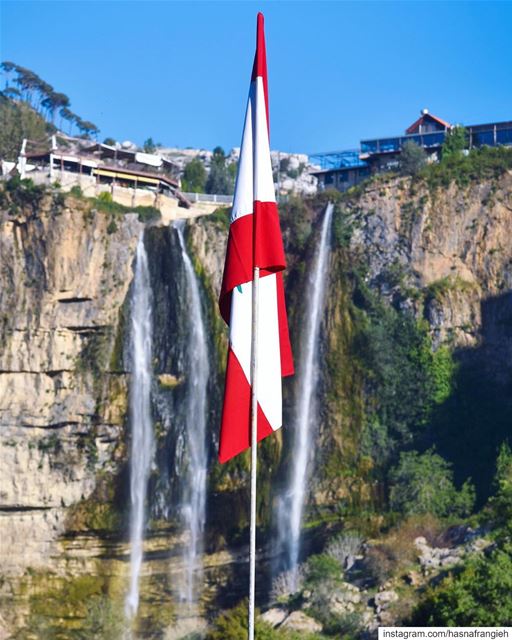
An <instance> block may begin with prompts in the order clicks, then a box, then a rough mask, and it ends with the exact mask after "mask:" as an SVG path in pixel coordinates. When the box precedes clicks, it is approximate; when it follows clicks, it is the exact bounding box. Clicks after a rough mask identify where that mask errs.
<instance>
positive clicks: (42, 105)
mask: <svg viewBox="0 0 512 640" xmlns="http://www.w3.org/2000/svg"><path fill="white" fill-rule="evenodd" d="M0 68H1V69H2V71H3V72H4V74H5V77H6V86H5V89H4V90H3V91H2V92H1V96H0V98H1V100H2V101H3V100H7V101H8V103H10V105H11V106H12V107H14V108H19V109H22V110H23V109H25V110H26V109H28V110H29V111H31V112H32V113H33V116H31V120H32V126H34V123H35V122H36V119H37V118H39V121H41V120H42V121H43V123H44V121H45V120H46V121H47V123H48V125H49V127H50V128H49V129H46V131H43V132H41V131H39V132H38V133H39V134H40V135H37V136H33V135H28V131H29V130H30V126H28V123H27V122H25V125H26V126H25V127H24V126H21V128H20V127H16V128H15V130H14V131H11V132H6V133H5V134H2V136H0V146H1V145H2V137H3V135H9V136H10V138H11V141H12V142H14V140H15V139H17V140H18V142H19V144H18V146H17V149H16V155H17V154H18V153H19V149H20V147H21V141H22V139H23V138H24V137H26V138H28V137H29V138H31V139H32V140H38V139H41V137H44V135H43V134H45V133H47V132H48V131H55V116H56V115H57V113H58V115H59V116H60V122H59V128H60V129H62V124H63V120H66V121H67V122H68V125H69V133H71V131H72V129H73V127H74V128H76V129H77V130H78V131H79V132H80V133H81V134H82V135H83V136H84V137H85V138H89V137H90V136H93V135H97V134H98V133H99V129H98V127H96V125H95V124H93V123H92V122H89V121H88V120H82V118H80V117H79V116H78V115H77V114H76V113H73V112H72V111H71V109H70V108H69V107H70V99H69V98H68V96H67V95H66V94H64V93H60V92H58V91H55V89H54V88H53V87H52V86H51V85H50V84H48V83H47V82H45V81H44V80H42V79H41V78H40V77H39V76H38V75H37V73H35V72H34V71H31V70H30V69H27V68H25V67H22V66H20V65H18V64H16V63H14V62H10V61H5V62H2V63H1V64H0ZM10 83H14V85H16V86H14V87H13V86H11V84H10ZM25 115H26V114H25ZM36 117H37V118H36ZM2 124H3V111H2ZM27 127H28V128H27ZM1 130H2V131H4V132H5V127H2V128H1ZM7 157H9V156H7ZM11 159H13V157H12V158H11Z"/></svg>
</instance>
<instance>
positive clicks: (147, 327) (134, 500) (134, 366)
mask: <svg viewBox="0 0 512 640" xmlns="http://www.w3.org/2000/svg"><path fill="white" fill-rule="evenodd" d="M151 298H152V296H151V285H150V281H149V268H148V256H147V253H146V249H145V247H144V236H143V235H141V236H140V238H139V242H138V244H137V256H136V260H135V278H134V282H133V291H132V299H131V311H130V316H131V327H130V328H131V331H130V360H131V371H132V375H131V384H130V424H131V434H132V440H131V452H130V499H131V509H130V589H129V592H128V594H127V596H126V603H125V608H126V614H127V615H128V617H130V618H132V617H134V616H135V614H136V613H137V609H138V606H139V578H140V570H141V566H142V556H143V542H144V529H145V519H146V518H145V516H146V508H145V501H146V493H147V489H148V480H149V474H150V471H151V462H152V459H153V454H154V447H155V445H154V437H153V423H152V419H151V376H152V370H151V354H152V337H153V326H152V325H153V321H152V316H151V306H152V299H151Z"/></svg>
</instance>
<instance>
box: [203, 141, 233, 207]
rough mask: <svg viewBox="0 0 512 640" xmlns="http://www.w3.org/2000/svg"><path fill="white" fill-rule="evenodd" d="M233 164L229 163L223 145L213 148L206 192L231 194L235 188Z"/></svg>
mask: <svg viewBox="0 0 512 640" xmlns="http://www.w3.org/2000/svg"><path fill="white" fill-rule="evenodd" d="M230 167H232V165H228V164H227V160H226V154H225V152H224V149H222V147H215V149H214V150H213V156H212V161H211V165H210V173H209V175H208V179H207V180H206V185H205V190H206V193H218V194H227V195H229V194H231V193H233V191H234V188H235V181H234V173H235V172H236V165H235V170H234V171H233V169H232V168H230Z"/></svg>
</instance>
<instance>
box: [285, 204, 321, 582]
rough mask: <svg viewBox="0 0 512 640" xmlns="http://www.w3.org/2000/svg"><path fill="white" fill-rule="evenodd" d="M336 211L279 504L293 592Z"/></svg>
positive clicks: (315, 285)
mask: <svg viewBox="0 0 512 640" xmlns="http://www.w3.org/2000/svg"><path fill="white" fill-rule="evenodd" d="M333 208H334V207H333V205H332V203H329V204H328V205H327V208H326V211H325V215H324V220H323V222H322V228H321V233H320V243H319V244H318V248H317V251H316V254H315V258H314V262H313V265H312V268H311V270H310V272H309V276H308V282H307V291H308V292H309V293H310V296H308V299H309V301H310V303H309V306H308V309H307V315H306V322H305V324H304V329H303V332H302V335H301V352H300V360H299V364H298V368H297V378H296V387H295V392H296V393H295V416H294V419H293V424H294V438H293V445H292V452H291V456H290V459H291V469H290V474H289V476H288V484H287V488H286V490H285V492H284V494H283V495H282V496H281V498H280V500H279V501H278V514H277V518H278V536H279V538H278V540H279V549H280V551H282V552H283V553H284V556H285V557H284V561H285V568H286V570H287V571H289V588H290V589H291V591H293V590H295V588H296V586H297V570H298V560H299V551H300V532H301V522H302V514H303V510H304V502H305V499H306V497H307V484H308V480H309V464H310V454H311V450H312V436H313V434H314V425H315V420H316V407H315V391H316V385H317V380H318V355H319V337H320V326H321V312H322V309H323V306H324V300H325V291H326V284H327V280H328V262H329V260H328V258H329V252H330V242H329V238H330V229H331V222H332V212H333Z"/></svg>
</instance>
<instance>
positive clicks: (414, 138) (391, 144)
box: [361, 131, 446, 155]
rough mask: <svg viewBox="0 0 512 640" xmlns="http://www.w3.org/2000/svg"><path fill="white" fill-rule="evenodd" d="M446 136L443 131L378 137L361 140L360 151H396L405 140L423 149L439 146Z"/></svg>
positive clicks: (370, 152) (372, 152) (364, 152)
mask: <svg viewBox="0 0 512 640" xmlns="http://www.w3.org/2000/svg"><path fill="white" fill-rule="evenodd" d="M445 137H446V132H445V131H434V132H432V133H418V134H413V135H410V136H398V137H396V138H379V139H377V140H362V141H361V153H362V154H366V153H368V154H370V155H371V154H374V153H396V152H397V151H400V150H401V149H402V147H403V146H404V144H405V143H406V142H414V143H416V144H417V145H419V146H420V147H424V148H425V149H429V148H433V147H440V146H441V145H442V144H443V142H444V139H445Z"/></svg>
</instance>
